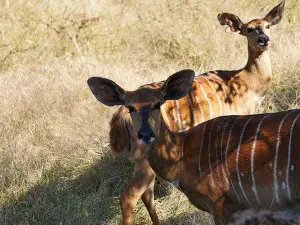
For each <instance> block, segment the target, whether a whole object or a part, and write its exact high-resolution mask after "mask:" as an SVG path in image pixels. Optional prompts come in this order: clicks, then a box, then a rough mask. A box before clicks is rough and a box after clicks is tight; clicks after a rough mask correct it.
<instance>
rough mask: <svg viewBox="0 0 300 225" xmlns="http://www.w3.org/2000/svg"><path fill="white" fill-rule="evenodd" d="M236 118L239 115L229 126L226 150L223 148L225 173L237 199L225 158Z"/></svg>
mask: <svg viewBox="0 0 300 225" xmlns="http://www.w3.org/2000/svg"><path fill="white" fill-rule="evenodd" d="M238 118H240V117H236V118H235V120H234V122H233V123H232V126H231V128H230V131H229V136H228V141H227V145H226V150H225V156H224V160H225V166H226V170H227V175H228V177H229V182H230V185H231V186H232V190H233V192H234V194H235V196H236V197H237V199H238V201H239V199H240V198H239V196H238V194H237V193H236V191H235V188H234V186H233V183H232V180H231V176H230V172H229V168H228V160H227V154H228V148H229V142H230V138H231V133H232V130H233V127H234V125H235V123H236V121H237V120H238Z"/></svg>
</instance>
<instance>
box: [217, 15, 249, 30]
mask: <svg viewBox="0 0 300 225" xmlns="http://www.w3.org/2000/svg"><path fill="white" fill-rule="evenodd" d="M218 20H219V22H220V24H221V25H228V26H229V27H230V30H231V31H232V32H240V34H243V32H242V28H243V25H244V23H243V22H242V21H241V20H240V18H239V17H238V16H236V15H234V14H231V13H220V14H219V15H218Z"/></svg>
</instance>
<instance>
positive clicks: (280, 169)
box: [88, 70, 300, 224]
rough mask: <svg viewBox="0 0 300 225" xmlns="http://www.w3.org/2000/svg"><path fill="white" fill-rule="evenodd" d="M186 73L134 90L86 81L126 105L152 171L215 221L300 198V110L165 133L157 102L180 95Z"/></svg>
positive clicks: (105, 99) (186, 85)
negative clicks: (176, 188)
mask: <svg viewBox="0 0 300 225" xmlns="http://www.w3.org/2000/svg"><path fill="white" fill-rule="evenodd" d="M193 78H194V72H193V71H191V70H184V71H180V72H177V73H175V74H173V75H172V76H170V77H169V78H168V79H167V80H166V82H164V83H163V84H162V86H161V87H159V88H149V87H141V88H139V89H137V90H136V91H125V90H123V89H122V88H120V87H119V86H118V85H117V84H116V83H114V82H112V81H110V80H108V79H105V78H100V77H92V78H90V79H89V80H88V84H89V86H90V88H91V90H92V92H93V93H94V95H95V96H96V97H97V99H98V100H99V101H100V102H102V103H104V104H106V105H108V106H112V105H120V104H121V105H124V106H126V107H131V108H132V112H131V117H132V118H133V124H132V126H133V129H134V132H136V133H138V134H140V135H139V140H140V141H141V142H143V143H144V149H145V150H146V151H147V153H148V161H149V163H150V165H151V167H152V168H153V170H154V171H155V172H156V173H157V174H158V175H159V176H160V177H162V178H163V179H165V180H167V181H169V182H174V183H177V184H178V188H179V189H180V190H181V191H182V192H183V193H184V194H185V195H186V196H187V197H188V199H189V200H190V201H191V202H192V204H194V205H195V206H196V207H197V208H199V209H201V210H204V211H208V212H211V213H212V214H213V215H214V218H215V221H216V223H217V224H220V223H226V219H227V218H228V217H229V216H231V215H232V213H234V212H236V211H237V210H241V209H249V208H250V209H251V208H258V207H261V208H266V209H269V208H271V209H272V210H275V209H286V208H288V207H290V206H291V205H292V204H293V202H294V201H295V200H296V199H297V197H299V196H300V181H299V179H300V175H299V173H298V171H299V170H300V160H299V159H298V157H300V151H299V149H298V147H299V146H300V110H290V111H285V112H279V113H268V114H257V115H246V116H238V115H234V116H223V117H218V118H215V119H212V120H209V121H206V122H204V123H202V124H200V125H198V126H196V127H194V128H191V129H190V130H188V131H184V132H181V133H177V132H172V131H170V130H169V127H168V125H167V124H166V123H165V121H164V120H163V119H161V117H162V114H161V111H160V110H158V108H157V107H156V106H157V105H158V104H163V103H164V102H165V101H166V100H176V99H180V98H181V97H182V96H184V95H186V94H187V93H188V92H189V91H190V90H191V87H192V83H193ZM145 136H147V137H145Z"/></svg>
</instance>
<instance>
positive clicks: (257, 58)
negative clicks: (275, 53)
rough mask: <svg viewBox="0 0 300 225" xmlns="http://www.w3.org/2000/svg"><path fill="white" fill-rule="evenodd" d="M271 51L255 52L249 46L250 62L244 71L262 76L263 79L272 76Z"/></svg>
mask: <svg viewBox="0 0 300 225" xmlns="http://www.w3.org/2000/svg"><path fill="white" fill-rule="evenodd" d="M269 51H270V50H269V49H267V50H265V51H254V50H253V49H252V48H251V47H250V46H249V44H248V62H247V65H246V66H245V68H244V70H246V71H247V72H248V73H250V74H261V75H262V76H263V77H271V76H272V68H271V60H270V54H269Z"/></svg>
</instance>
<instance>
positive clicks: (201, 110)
mask: <svg viewBox="0 0 300 225" xmlns="http://www.w3.org/2000/svg"><path fill="white" fill-rule="evenodd" d="M191 93H193V94H194V97H195V99H196V102H197V104H198V107H199V110H200V112H201V122H200V123H202V122H204V112H203V109H202V106H201V104H200V100H199V98H198V95H197V94H196V93H195V92H194V91H192V92H191ZM195 117H196V116H195Z"/></svg>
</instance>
